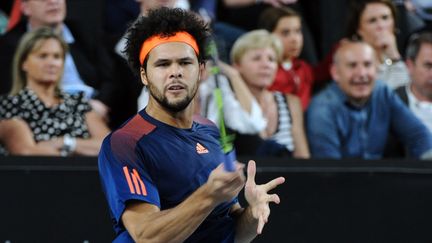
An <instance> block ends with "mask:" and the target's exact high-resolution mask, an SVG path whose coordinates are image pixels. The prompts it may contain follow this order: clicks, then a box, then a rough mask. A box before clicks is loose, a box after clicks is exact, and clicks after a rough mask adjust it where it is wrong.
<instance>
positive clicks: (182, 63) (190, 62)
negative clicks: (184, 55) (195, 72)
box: [180, 61, 192, 65]
mask: <svg viewBox="0 0 432 243" xmlns="http://www.w3.org/2000/svg"><path fill="white" fill-rule="evenodd" d="M189 64H192V61H181V62H180V65H189Z"/></svg>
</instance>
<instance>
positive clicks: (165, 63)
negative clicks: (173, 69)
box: [155, 62, 169, 67]
mask: <svg viewBox="0 0 432 243" xmlns="http://www.w3.org/2000/svg"><path fill="white" fill-rule="evenodd" d="M168 65H169V63H168V62H158V63H156V64H155V66H156V67H167V66H168Z"/></svg>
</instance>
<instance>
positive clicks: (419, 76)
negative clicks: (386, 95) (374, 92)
mask: <svg viewBox="0 0 432 243" xmlns="http://www.w3.org/2000/svg"><path fill="white" fill-rule="evenodd" d="M406 63H407V66H408V70H409V73H410V76H411V82H410V83H409V84H408V85H405V86H401V87H399V88H397V89H396V92H397V93H398V94H399V96H400V97H401V98H402V100H403V101H404V102H405V103H406V104H407V105H408V107H409V108H410V110H411V111H412V112H413V113H414V114H415V115H416V116H417V117H418V118H419V119H420V120H421V121H422V122H423V123H424V124H425V125H426V127H428V128H429V131H431V132H432V32H423V33H419V34H414V35H413V36H412V37H411V38H410V41H409V43H408V47H407V52H406Z"/></svg>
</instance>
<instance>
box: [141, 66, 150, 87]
mask: <svg viewBox="0 0 432 243" xmlns="http://www.w3.org/2000/svg"><path fill="white" fill-rule="evenodd" d="M140 77H141V82H142V83H143V84H144V85H145V86H147V85H148V80H147V74H146V72H145V70H144V68H143V67H141V68H140Z"/></svg>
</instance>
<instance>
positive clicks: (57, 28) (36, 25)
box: [29, 20, 63, 34]
mask: <svg viewBox="0 0 432 243" xmlns="http://www.w3.org/2000/svg"><path fill="white" fill-rule="evenodd" d="M29 24H30V28H31V29H32V30H34V29H37V28H40V27H43V26H45V27H51V28H53V29H54V30H55V32H56V33H57V34H61V31H62V27H63V23H57V24H52V25H44V24H42V23H38V22H35V21H31V20H29Z"/></svg>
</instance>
